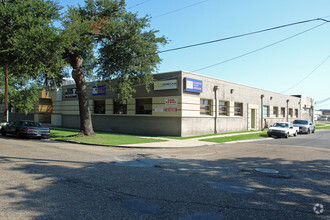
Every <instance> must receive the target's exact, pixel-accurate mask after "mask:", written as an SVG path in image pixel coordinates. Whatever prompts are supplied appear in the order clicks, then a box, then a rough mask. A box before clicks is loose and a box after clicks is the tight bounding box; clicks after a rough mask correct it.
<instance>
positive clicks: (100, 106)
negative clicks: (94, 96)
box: [94, 100, 105, 114]
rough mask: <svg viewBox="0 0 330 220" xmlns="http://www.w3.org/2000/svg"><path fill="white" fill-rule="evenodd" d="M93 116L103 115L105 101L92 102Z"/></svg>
mask: <svg viewBox="0 0 330 220" xmlns="http://www.w3.org/2000/svg"><path fill="white" fill-rule="evenodd" d="M94 114H105V100H94Z"/></svg>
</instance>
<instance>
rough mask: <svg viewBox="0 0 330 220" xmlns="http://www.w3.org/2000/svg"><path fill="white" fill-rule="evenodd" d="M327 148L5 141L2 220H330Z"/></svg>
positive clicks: (328, 137) (301, 142)
mask: <svg viewBox="0 0 330 220" xmlns="http://www.w3.org/2000/svg"><path fill="white" fill-rule="evenodd" d="M327 146H330V132H329V131H322V132H317V133H316V134H313V135H299V136H298V137H297V138H294V137H292V138H289V139H267V140H265V141H257V142H249V143H234V144H219V145H214V146H204V147H194V148H175V149H173V148H172V149H138V148H132V149H126V148H113V147H96V146H86V145H79V144H69V143H62V142H55V141H50V140H30V139H15V138H14V137H2V136H0V171H1V172H0V219H38V220H39V219H183V220H188V219H211V220H212V219H330V215H329V212H330V183H329V179H330V178H329V177H330V163H329V159H330V149H329V147H327ZM260 171H263V172H260ZM265 171H267V173H265Z"/></svg>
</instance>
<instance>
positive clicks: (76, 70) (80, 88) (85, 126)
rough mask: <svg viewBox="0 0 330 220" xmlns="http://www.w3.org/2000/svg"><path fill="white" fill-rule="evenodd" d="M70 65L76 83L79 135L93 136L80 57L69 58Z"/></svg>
mask: <svg viewBox="0 0 330 220" xmlns="http://www.w3.org/2000/svg"><path fill="white" fill-rule="evenodd" d="M70 61H71V62H70V63H71V66H72V67H73V70H72V77H73V79H74V81H75V82H76V87H77V93H78V101H79V113H80V135H86V136H92V135H95V133H94V130H93V125H92V117H91V113H90V111H89V106H88V95H87V86H86V79H85V73H84V70H83V67H82V63H83V58H82V57H81V56H71V57H70Z"/></svg>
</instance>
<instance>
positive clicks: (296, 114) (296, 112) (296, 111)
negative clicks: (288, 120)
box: [294, 109, 299, 118]
mask: <svg viewBox="0 0 330 220" xmlns="http://www.w3.org/2000/svg"><path fill="white" fill-rule="evenodd" d="M294 112H295V116H296V118H298V116H299V114H298V113H299V112H298V109H295V110H294Z"/></svg>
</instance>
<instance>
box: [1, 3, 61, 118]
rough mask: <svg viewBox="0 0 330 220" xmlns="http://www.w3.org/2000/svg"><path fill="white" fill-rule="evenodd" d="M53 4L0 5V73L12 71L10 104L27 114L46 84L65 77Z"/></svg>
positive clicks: (56, 9)
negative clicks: (41, 88)
mask: <svg viewBox="0 0 330 220" xmlns="http://www.w3.org/2000/svg"><path fill="white" fill-rule="evenodd" d="M60 9H61V7H60V6H58V5H57V3H55V2H53V1H51V0H47V1H45V0H37V1H36V0H2V1H1V3H0V69H1V74H2V75H1V81H2V82H3V81H4V76H3V72H4V69H5V67H6V66H7V67H8V71H9V86H10V90H9V102H10V103H15V104H14V105H15V106H16V107H18V108H21V109H23V110H24V113H25V114H27V113H28V112H29V111H32V110H33V109H34V104H35V102H36V101H37V100H38V95H39V94H38V91H40V87H42V86H43V85H44V83H45V81H48V83H49V82H50V81H52V82H57V83H58V82H59V81H60V79H61V78H62V77H63V74H62V72H63V71H62V68H63V66H64V61H63V59H62V53H63V48H62V43H61V41H62V40H61V36H60V35H59V30H58V29H57V28H55V27H54V26H53V22H54V21H55V20H58V19H59V18H60V13H59V10H60Z"/></svg>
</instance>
